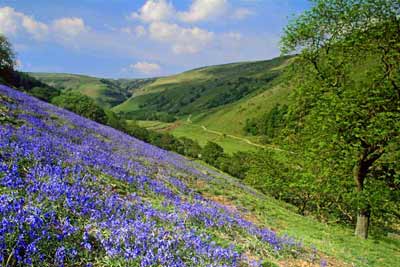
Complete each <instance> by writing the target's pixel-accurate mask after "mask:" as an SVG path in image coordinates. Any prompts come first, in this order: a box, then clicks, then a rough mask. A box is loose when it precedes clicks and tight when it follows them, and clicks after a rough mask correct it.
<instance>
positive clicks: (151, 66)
mask: <svg viewBox="0 0 400 267" xmlns="http://www.w3.org/2000/svg"><path fill="white" fill-rule="evenodd" d="M129 68H130V69H132V70H135V71H138V72H140V73H142V74H146V75H151V74H157V73H159V72H160V70H161V67H160V65H158V64H156V63H150V62H146V61H142V62H137V63H136V64H131V65H130V66H129Z"/></svg>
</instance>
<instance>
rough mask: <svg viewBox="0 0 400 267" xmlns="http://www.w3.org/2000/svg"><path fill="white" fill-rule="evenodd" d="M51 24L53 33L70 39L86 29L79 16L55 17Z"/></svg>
mask: <svg viewBox="0 0 400 267" xmlns="http://www.w3.org/2000/svg"><path fill="white" fill-rule="evenodd" d="M52 26H53V27H52V29H53V31H54V33H55V34H56V35H57V36H59V37H61V38H63V39H71V38H74V37H76V36H78V35H80V34H82V33H84V32H85V31H87V27H86V26H85V22H84V21H83V19H81V18H61V19H57V20H55V21H54V22H53V25H52Z"/></svg>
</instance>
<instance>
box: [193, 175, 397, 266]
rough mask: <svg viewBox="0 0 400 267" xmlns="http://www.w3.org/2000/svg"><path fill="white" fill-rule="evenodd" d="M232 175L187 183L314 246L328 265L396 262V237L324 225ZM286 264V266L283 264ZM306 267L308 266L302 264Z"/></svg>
mask: <svg viewBox="0 0 400 267" xmlns="http://www.w3.org/2000/svg"><path fill="white" fill-rule="evenodd" d="M239 183H240V182H238V181H237V180H236V179H234V178H232V179H230V180H227V179H224V178H221V179H219V180H218V179H215V180H212V181H209V182H207V183H200V182H199V181H194V182H193V183H192V184H191V186H192V187H193V188H196V189H197V190H198V191H199V192H201V193H202V194H203V195H205V196H209V198H212V199H214V200H215V199H216V198H217V199H219V200H220V202H225V204H228V205H229V206H232V207H235V208H236V209H238V210H245V211H247V212H245V213H244V215H245V217H247V218H249V219H250V220H252V221H254V222H256V223H257V224H260V225H263V226H267V227H269V228H272V229H275V230H277V231H278V233H280V234H288V235H290V236H292V237H295V238H297V239H298V240H302V242H303V243H304V244H305V245H306V247H308V248H310V247H311V246H315V247H316V248H317V250H318V253H319V254H322V255H321V256H322V257H323V258H326V259H327V260H328V262H329V264H330V265H329V266H341V267H342V266H357V267H367V266H371V267H394V266H398V263H399V262H400V239H395V238H389V237H384V236H371V237H370V238H369V239H368V240H361V239H359V238H356V237H355V236H354V235H353V229H352V228H350V227H345V226H342V225H327V224H324V223H321V222H318V221H317V220H315V219H313V218H311V217H304V216H301V215H298V214H297V213H296V212H295V207H293V206H291V205H289V204H286V203H283V202H280V201H277V200H275V199H273V198H271V197H268V196H263V195H259V194H252V193H249V192H248V191H247V190H246V189H244V188H242V187H241V186H238V184H239ZM284 266H288V265H284ZM302 266H310V265H302Z"/></svg>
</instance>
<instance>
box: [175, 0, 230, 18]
mask: <svg viewBox="0 0 400 267" xmlns="http://www.w3.org/2000/svg"><path fill="white" fill-rule="evenodd" d="M227 10H228V1H227V0H194V1H193V3H192V5H191V6H190V8H189V10H188V11H184V12H179V14H178V15H179V18H180V19H181V20H182V21H185V22H199V21H204V20H210V19H214V18H217V17H218V16H220V15H222V14H224V13H225V12H226V11H227Z"/></svg>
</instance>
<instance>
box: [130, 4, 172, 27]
mask: <svg viewBox="0 0 400 267" xmlns="http://www.w3.org/2000/svg"><path fill="white" fill-rule="evenodd" d="M174 14H175V9H174V7H173V5H172V3H170V2H167V1H166V0H148V1H147V2H146V3H145V4H144V5H143V6H142V7H141V8H140V10H139V11H138V12H133V13H132V14H131V16H130V17H131V18H133V19H140V20H142V21H145V22H154V21H165V20H168V19H170V18H172V17H173V16H174Z"/></svg>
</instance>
